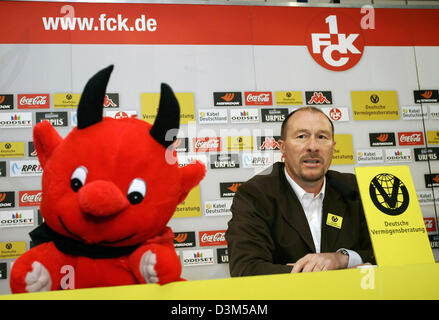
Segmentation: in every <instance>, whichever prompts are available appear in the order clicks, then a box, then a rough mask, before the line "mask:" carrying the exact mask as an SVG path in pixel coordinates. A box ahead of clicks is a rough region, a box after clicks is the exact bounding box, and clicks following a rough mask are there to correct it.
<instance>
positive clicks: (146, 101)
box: [140, 92, 195, 124]
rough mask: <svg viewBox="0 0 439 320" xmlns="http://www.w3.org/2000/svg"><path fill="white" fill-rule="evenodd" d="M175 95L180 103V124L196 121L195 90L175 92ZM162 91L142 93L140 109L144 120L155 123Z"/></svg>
mask: <svg viewBox="0 0 439 320" xmlns="http://www.w3.org/2000/svg"><path fill="white" fill-rule="evenodd" d="M174 94H175V97H176V98H177V100H178V103H179V105H180V124H188V123H190V122H195V102H194V101H195V100H194V93H193V92H175V93H174ZM159 101H160V93H141V94H140V110H141V113H142V120H145V121H146V122H148V123H150V124H153V123H154V120H155V117H156V115H157V109H158V107H157V106H158V105H159Z"/></svg>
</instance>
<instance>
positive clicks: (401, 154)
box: [385, 148, 412, 162]
mask: <svg viewBox="0 0 439 320" xmlns="http://www.w3.org/2000/svg"><path fill="white" fill-rule="evenodd" d="M385 156H386V158H385V159H386V162H412V153H411V151H410V149H402V148H399V149H385Z"/></svg>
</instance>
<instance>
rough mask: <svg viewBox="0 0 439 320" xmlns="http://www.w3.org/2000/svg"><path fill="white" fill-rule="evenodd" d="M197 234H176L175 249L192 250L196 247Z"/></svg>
mask: <svg viewBox="0 0 439 320" xmlns="http://www.w3.org/2000/svg"><path fill="white" fill-rule="evenodd" d="M195 246H196V243H195V232H194V231H186V232H174V247H175V248H190V247H195Z"/></svg>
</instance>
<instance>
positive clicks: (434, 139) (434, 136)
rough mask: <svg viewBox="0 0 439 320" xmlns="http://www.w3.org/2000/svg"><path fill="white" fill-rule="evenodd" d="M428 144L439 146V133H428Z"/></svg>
mask: <svg viewBox="0 0 439 320" xmlns="http://www.w3.org/2000/svg"><path fill="white" fill-rule="evenodd" d="M427 143H428V144H439V131H427Z"/></svg>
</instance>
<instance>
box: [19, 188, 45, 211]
mask: <svg viewBox="0 0 439 320" xmlns="http://www.w3.org/2000/svg"><path fill="white" fill-rule="evenodd" d="M18 196H19V199H20V200H19V202H20V207H33V206H39V205H40V204H41V200H42V196H43V192H42V191H20V192H19V194H18Z"/></svg>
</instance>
